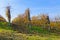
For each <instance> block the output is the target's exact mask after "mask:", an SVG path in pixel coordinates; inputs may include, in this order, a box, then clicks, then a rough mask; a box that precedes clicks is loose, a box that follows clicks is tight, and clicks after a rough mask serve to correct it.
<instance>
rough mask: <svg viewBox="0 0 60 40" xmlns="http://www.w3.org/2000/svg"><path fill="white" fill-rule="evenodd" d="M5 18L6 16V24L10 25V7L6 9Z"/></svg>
mask: <svg viewBox="0 0 60 40" xmlns="http://www.w3.org/2000/svg"><path fill="white" fill-rule="evenodd" d="M6 16H7V19H8V22H9V23H10V22H11V14H10V6H7V8H6Z"/></svg>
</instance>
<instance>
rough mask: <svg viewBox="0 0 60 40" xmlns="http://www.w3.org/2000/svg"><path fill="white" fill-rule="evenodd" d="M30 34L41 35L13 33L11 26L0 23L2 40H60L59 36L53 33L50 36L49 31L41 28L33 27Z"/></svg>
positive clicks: (0, 37)
mask: <svg viewBox="0 0 60 40" xmlns="http://www.w3.org/2000/svg"><path fill="white" fill-rule="evenodd" d="M30 32H31V33H32V32H35V33H39V34H38V35H37V34H22V33H18V32H16V31H13V30H12V28H11V26H9V25H8V23H6V22H0V40H60V36H59V35H55V34H53V33H51V34H50V35H48V33H49V32H48V31H47V30H43V29H42V28H41V27H36V26H33V27H31V29H30Z"/></svg>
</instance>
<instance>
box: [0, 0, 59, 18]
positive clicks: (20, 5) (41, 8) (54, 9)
mask: <svg viewBox="0 0 60 40" xmlns="http://www.w3.org/2000/svg"><path fill="white" fill-rule="evenodd" d="M8 3H9V5H10V6H11V16H12V19H13V18H15V17H16V16H17V15H18V14H23V13H24V12H25V10H26V9H27V8H30V15H31V16H34V15H39V14H42V13H44V14H48V15H49V17H50V18H52V19H53V18H54V17H55V16H60V0H0V15H2V16H3V17H5V18H6V15H5V14H6V13H5V10H6V7H7V6H8Z"/></svg>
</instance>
